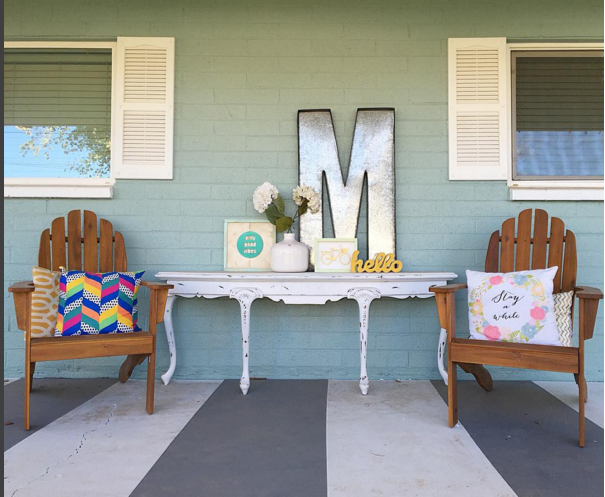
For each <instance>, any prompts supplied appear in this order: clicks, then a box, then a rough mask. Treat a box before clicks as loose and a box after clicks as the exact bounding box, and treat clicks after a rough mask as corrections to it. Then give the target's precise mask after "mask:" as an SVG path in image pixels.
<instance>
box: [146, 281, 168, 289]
mask: <svg viewBox="0 0 605 497" xmlns="http://www.w3.org/2000/svg"><path fill="white" fill-rule="evenodd" d="M141 286H144V287H147V288H149V289H150V290H172V289H173V288H174V285H168V284H167V283H160V282H159V281H141Z"/></svg>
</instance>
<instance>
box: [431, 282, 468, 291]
mask: <svg viewBox="0 0 605 497" xmlns="http://www.w3.org/2000/svg"><path fill="white" fill-rule="evenodd" d="M464 288H467V286H466V283H452V284H450V285H443V286H432V287H431V288H429V290H430V291H431V292H433V293H455V292H457V291H458V290H463V289H464Z"/></svg>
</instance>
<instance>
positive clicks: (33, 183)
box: [4, 41, 117, 198]
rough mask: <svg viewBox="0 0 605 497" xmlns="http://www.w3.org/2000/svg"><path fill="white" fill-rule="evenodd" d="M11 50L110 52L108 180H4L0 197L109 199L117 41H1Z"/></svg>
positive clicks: (114, 129) (113, 179)
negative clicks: (44, 49)
mask: <svg viewBox="0 0 605 497" xmlns="http://www.w3.org/2000/svg"><path fill="white" fill-rule="evenodd" d="M4 48H5V49H11V48H33V49H36V48H76V49H86V48H105V49H110V50H111V64H112V67H111V118H110V122H111V151H110V177H109V178H4V197H5V198H10V197H19V198H112V197H113V186H114V185H115V182H116V180H115V177H114V171H113V164H114V159H115V157H114V143H115V140H116V139H117V136H116V115H117V112H116V103H117V100H116V84H117V75H116V73H117V71H116V67H117V41H5V42H4Z"/></svg>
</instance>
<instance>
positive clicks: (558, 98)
mask: <svg viewBox="0 0 605 497" xmlns="http://www.w3.org/2000/svg"><path fill="white" fill-rule="evenodd" d="M511 64H512V78H511V81H512V92H511V97H512V126H513V128H512V149H513V173H512V179H513V180H540V179H553V180H557V179H568V180H582V179H603V161H604V159H605V157H604V155H603V145H604V141H603V118H604V116H603V90H604V88H603V52H600V53H599V52H582V51H575V52H573V51H569V52H567V51H525V52H518V51H515V52H512V61H511Z"/></svg>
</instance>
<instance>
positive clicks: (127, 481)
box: [4, 380, 219, 497]
mask: <svg viewBox="0 0 605 497" xmlns="http://www.w3.org/2000/svg"><path fill="white" fill-rule="evenodd" d="M218 384H219V383H218V382H173V383H171V384H170V386H168V387H163V386H160V385H158V387H157V388H156V402H155V413H154V414H153V416H150V415H149V414H147V413H146V411H145V390H146V388H145V387H146V382H145V381H138V380H130V381H128V382H127V383H126V384H124V385H122V384H120V383H118V384H115V385H113V386H112V387H110V388H108V389H107V390H105V391H104V392H103V393H101V394H99V395H97V396H96V397H94V398H93V399H91V400H89V401H88V402H86V403H84V404H82V405H81V406H80V407H78V408H76V409H74V410H73V411H71V412H70V413H68V414H66V415H65V416H63V417H61V418H59V419H57V420H56V421H55V422H53V423H51V424H50V425H49V426H47V427H45V428H44V429H42V430H40V431H38V432H37V433H35V434H34V435H32V436H30V437H28V438H27V439H26V440H23V441H22V442H21V443H19V444H17V445H15V446H14V447H13V448H11V449H9V450H7V451H6V452H5V453H4V494H5V495H11V496H16V497H28V496H32V497H34V496H35V497H37V496H40V495H44V496H45V497H66V496H76V495H77V496H80V495H82V496H89V495H94V496H95V497H105V496H106V497H127V496H128V495H130V494H131V492H132V491H133V490H134V489H135V488H136V486H137V485H138V484H139V482H140V481H141V480H142V479H143V477H144V476H145V475H146V474H147V472H148V471H149V469H150V468H151V467H152V466H153V465H154V464H155V462H156V461H157V460H158V458H159V457H160V456H161V455H162V453H163V452H164V451H165V450H166V448H167V447H168V446H169V445H170V443H171V442H172V441H173V440H174V438H175V437H176V436H177V435H178V433H179V432H180V431H181V430H182V429H183V427H184V426H185V425H186V424H187V422H188V421H189V420H190V419H191V417H192V416H193V415H194V414H195V413H196V412H197V411H198V409H199V408H200V407H201V406H202V405H203V404H204V402H205V401H206V400H207V399H208V397H210V395H211V394H212V392H214V390H215V389H216V387H217V386H218Z"/></svg>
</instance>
